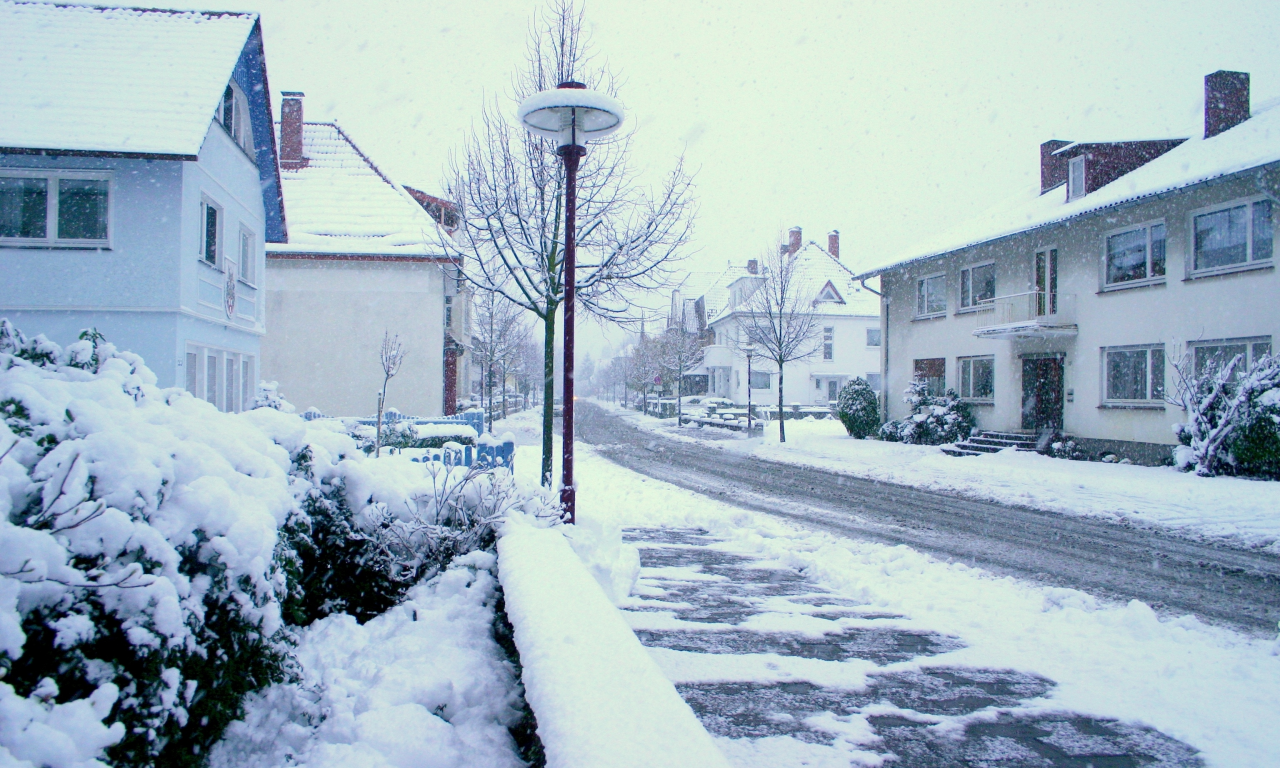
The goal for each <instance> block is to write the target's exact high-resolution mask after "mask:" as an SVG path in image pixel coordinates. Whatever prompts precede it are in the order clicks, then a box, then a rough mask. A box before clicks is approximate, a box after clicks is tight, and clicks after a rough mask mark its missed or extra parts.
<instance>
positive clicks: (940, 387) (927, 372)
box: [915, 357, 947, 397]
mask: <svg viewBox="0 0 1280 768" xmlns="http://www.w3.org/2000/svg"><path fill="white" fill-rule="evenodd" d="M915 378H917V379H919V380H920V381H923V382H924V383H925V391H926V392H927V393H928V394H930V395H934V396H937V397H941V396H942V395H944V394H946V391H947V359H946V358H945V357H931V358H926V359H924V360H916V361H915Z"/></svg>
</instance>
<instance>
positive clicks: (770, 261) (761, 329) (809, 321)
mask: <svg viewBox="0 0 1280 768" xmlns="http://www.w3.org/2000/svg"><path fill="white" fill-rule="evenodd" d="M763 263H764V265H765V274H764V276H763V277H762V278H760V281H759V285H758V286H757V287H756V289H755V291H754V292H753V293H752V294H751V295H750V296H749V297H747V299H746V301H745V302H744V312H743V314H742V315H741V316H740V317H739V320H738V322H739V324H740V327H741V328H742V332H743V335H744V336H745V337H746V341H747V342H748V343H749V344H753V345H755V347H756V349H758V350H759V353H760V357H764V358H766V359H768V360H771V361H772V362H773V364H774V365H776V366H778V439H779V441H780V442H784V443H785V442H786V441H787V428H786V420H785V419H784V418H783V405H782V403H783V398H782V383H783V374H784V371H785V366H786V364H787V363H790V362H795V361H797V360H804V359H807V358H809V357H812V356H813V354H814V353H816V352H817V351H818V342H819V339H818V319H817V316H816V314H815V310H814V302H813V299H814V296H815V295H816V291H814V290H812V288H813V286H810V285H808V284H807V282H806V281H805V280H804V278H803V276H802V275H801V274H800V272H799V270H798V269H797V268H796V266H797V261H796V259H795V257H794V256H793V255H792V254H790V253H789V252H787V251H785V250H783V251H779V252H777V253H770V254H768V255H766V256H765V257H764V259H763ZM749 384H750V383H749V382H748V385H749Z"/></svg>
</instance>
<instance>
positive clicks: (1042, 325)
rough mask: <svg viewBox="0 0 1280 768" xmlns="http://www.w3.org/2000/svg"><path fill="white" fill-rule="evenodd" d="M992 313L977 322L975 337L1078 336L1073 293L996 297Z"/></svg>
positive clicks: (992, 302)
mask: <svg viewBox="0 0 1280 768" xmlns="http://www.w3.org/2000/svg"><path fill="white" fill-rule="evenodd" d="M990 304H991V307H992V311H991V314H984V315H982V316H981V319H980V320H979V321H978V322H979V323H980V324H979V326H978V327H977V328H975V329H974V331H973V335H974V336H978V337H980V338H984V339H1019V338H1037V339H1046V338H1051V337H1054V336H1075V335H1076V334H1077V333H1078V332H1079V329H1078V327H1077V326H1076V297H1075V294H1071V293H1057V292H1049V291H1026V292H1024V293H1011V294H1009V295H1008V296H997V297H995V298H994V299H992V300H991V301H990Z"/></svg>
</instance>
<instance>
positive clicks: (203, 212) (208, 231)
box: [200, 200, 222, 267]
mask: <svg viewBox="0 0 1280 768" xmlns="http://www.w3.org/2000/svg"><path fill="white" fill-rule="evenodd" d="M221 233H222V209H221V208H219V207H218V205H217V204H216V203H214V202H212V201H210V200H201V201H200V260H201V261H203V262H205V263H206V264H208V265H209V266H211V267H217V266H220V265H219V263H218V253H219V251H220V250H221V248H220V247H219V246H220V245H221V243H220V240H221V239H222V238H221Z"/></svg>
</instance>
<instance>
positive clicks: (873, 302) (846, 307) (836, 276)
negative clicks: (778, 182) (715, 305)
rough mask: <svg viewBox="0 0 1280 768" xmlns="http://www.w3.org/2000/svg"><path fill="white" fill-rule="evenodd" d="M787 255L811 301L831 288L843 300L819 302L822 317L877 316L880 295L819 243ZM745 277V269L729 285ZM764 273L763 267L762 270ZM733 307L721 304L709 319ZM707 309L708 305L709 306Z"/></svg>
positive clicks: (720, 318) (723, 314) (727, 314)
mask: <svg viewBox="0 0 1280 768" xmlns="http://www.w3.org/2000/svg"><path fill="white" fill-rule="evenodd" d="M787 258H790V259H796V260H797V262H796V275H795V277H796V280H797V282H798V284H799V285H805V286H808V287H809V290H811V291H813V298H814V300H815V301H816V300H818V299H819V298H820V296H821V295H822V292H823V291H824V290H825V289H826V288H827V287H831V288H832V289H834V290H835V291H836V294H837V295H838V296H839V297H840V298H841V299H842V301H839V302H836V301H818V303H817V305H816V307H815V310H816V312H817V313H818V314H819V315H822V316H825V317H858V316H862V317H867V316H874V317H879V316H880V297H879V296H877V295H876V294H875V293H872V292H871V291H870V290H866V289H864V288H863V287H862V285H861V284H860V283H859V282H858V280H857V279H856V278H855V277H854V275H853V273H852V272H850V271H849V269H848V268H847V267H845V266H844V264H842V263H841V262H840V260H839V259H837V258H835V257H833V256H832V255H831V254H829V253H827V251H826V250H824V249H823V248H822V246H820V245H818V244H817V243H815V242H813V241H812V240H810V241H809V242H807V243H805V244H804V245H802V246H801V247H800V250H798V251H796V252H795V253H794V254H792V255H790V256H788V257H787ZM743 276H747V272H746V270H743V271H742V273H741V274H740V275H736V276H735V278H734V280H731V281H730V284H732V283H733V282H737V279H739V278H741V277H743ZM762 276H763V270H762ZM735 310H736V307H730V306H728V305H727V302H726V304H725V305H723V306H721V307H720V308H719V309H718V310H717V312H716V314H715V315H714V319H713V320H712V321H711V322H718V321H720V320H722V319H724V318H726V317H728V316H729V315H731V314H732V313H733V312H734V311H735ZM708 311H710V308H709V307H708Z"/></svg>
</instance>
